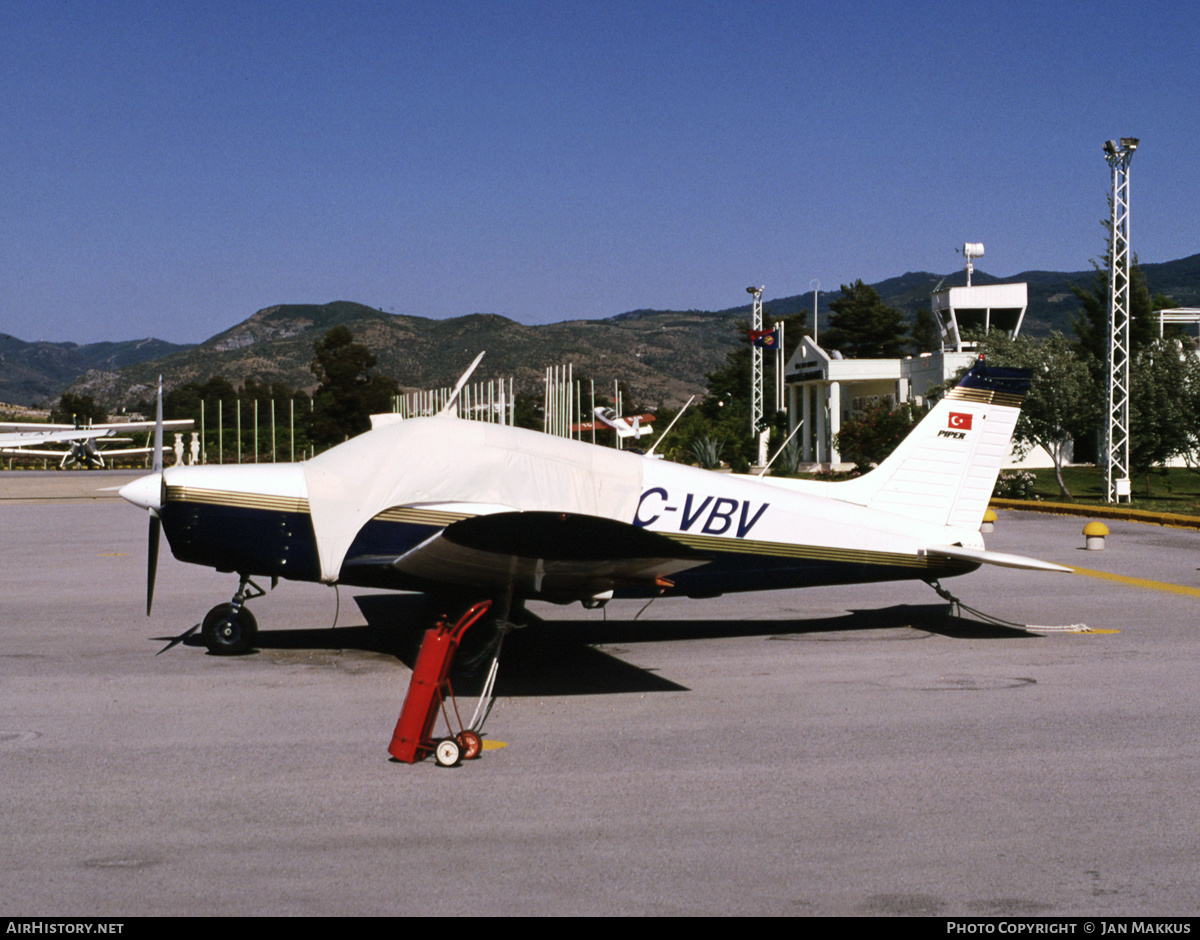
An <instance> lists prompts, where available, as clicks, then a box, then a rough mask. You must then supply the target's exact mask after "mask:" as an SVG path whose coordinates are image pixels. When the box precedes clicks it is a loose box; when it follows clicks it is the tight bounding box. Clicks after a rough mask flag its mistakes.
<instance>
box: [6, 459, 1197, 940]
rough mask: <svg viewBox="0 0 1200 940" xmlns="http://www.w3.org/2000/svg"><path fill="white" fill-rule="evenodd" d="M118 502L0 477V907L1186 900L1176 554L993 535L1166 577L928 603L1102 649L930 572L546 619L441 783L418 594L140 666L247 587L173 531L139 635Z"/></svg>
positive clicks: (1071, 904) (33, 477) (1190, 692)
mask: <svg viewBox="0 0 1200 940" xmlns="http://www.w3.org/2000/svg"><path fill="white" fill-rule="evenodd" d="M18 478H19V479H18ZM55 481H58V482H55ZM85 481H86V482H85ZM92 481H94V482H92ZM118 482H121V479H120V478H114V477H112V476H110V475H107V474H99V473H93V474H80V473H75V474H46V475H37V474H16V473H14V474H0V558H2V559H3V567H2V570H3V577H4V581H5V585H4V593H3V596H4V600H3V603H2V605H0V689H2V690H3V695H2V696H0V794H3V812H2V813H0V843H2V844H3V846H4V850H3V852H0V913H2V914H5V915H8V916H56V915H58V916H88V917H104V918H112V919H118V918H121V917H130V916H135V915H176V914H179V915H185V914H186V915H200V914H272V915H367V914H372V915H398V914H451V915H453V914H489V915H496V914H822V915H831V914H834V915H837V914H883V915H887V914H932V915H942V916H952V915H953V916H957V915H976V916H978V915H1004V916H1020V915H1078V916H1138V915H1141V916H1146V915H1166V916H1172V915H1173V916H1184V915H1195V914H1196V913H1197V912H1198V911H1200V875H1198V874H1197V872H1198V871H1200V812H1198V810H1200V787H1198V786H1197V781H1198V780H1200V744H1198V742H1197V732H1198V730H1200V696H1198V695H1197V688H1198V682H1197V679H1198V677H1200V636H1198V631H1197V629H1196V622H1197V619H1198V614H1200V570H1198V569H1200V534H1198V533H1196V532H1194V531H1183V530H1175V529H1166V528H1160V527H1157V526H1148V525H1139V524H1133V523H1121V522H1113V521H1109V522H1108V523H1107V524H1108V526H1109V528H1110V529H1111V530H1112V535H1111V536H1110V537H1109V539H1108V545H1107V547H1106V549H1105V551H1103V552H1085V551H1083V541H1084V540H1083V537H1082V535H1081V534H1080V533H1081V530H1082V526H1083V523H1084V522H1086V521H1087V520H1085V519H1078V518H1071V517H1054V516H1042V515H1038V514H1033V513H1019V512H1002V513H1001V514H1000V522H999V524H998V527H997V530H996V532H995V533H994V534H993V535H991V536H989V537H988V546H989V548H993V549H997V550H999V551H1007V552H1017V553H1021V554H1028V555H1033V556H1035V557H1039V558H1044V559H1046V560H1049V561H1055V562H1059V563H1061V564H1066V565H1071V566H1080V567H1084V568H1087V569H1090V570H1093V571H1095V572H1099V573H1102V574H1116V575H1120V576H1124V577H1127V578H1137V579H1147V580H1148V581H1153V582H1155V583H1156V584H1157V586H1155V584H1142V583H1130V582H1127V581H1114V580H1110V579H1109V578H1105V577H1097V576H1092V575H1080V574H1076V575H1055V574H1041V573H1030V572H1021V571H1015V570H1007V569H986V570H981V571H979V572H976V573H974V574H971V575H967V576H965V577H961V578H956V579H952V580H950V581H947V583H946V586H947V587H948V588H950V589H951V590H953V591H954V592H955V593H956V594H957V595H958V596H959V597H961V598H962V600H963V601H964V602H965V603H967V604H969V605H971V606H973V607H975V608H979V609H982V610H984V611H987V612H988V613H990V614H995V615H998V616H1000V617H1003V618H1006V619H1008V620H1013V621H1020V622H1023V623H1032V624H1041V625H1045V626H1054V625H1064V624H1073V623H1079V622H1083V623H1086V624H1088V625H1089V626H1090V627H1092V628H1094V629H1095V630H1096V631H1097V632H1093V633H1088V634H1079V633H1068V632H1059V631H1053V630H1046V629H1038V630H1033V631H1024V630H1017V629H1010V628H1005V627H996V626H990V625H987V624H982V623H978V622H977V621H974V620H972V619H970V618H967V617H961V618H959V617H953V616H950V615H949V613H948V610H947V607H948V605H946V604H945V603H944V602H942V601H940V600H939V599H938V598H937V597H936V596H935V595H934V594H933V592H932V591H931V590H930V589H929V588H928V587H926V586H925V585H923V584H920V583H912V584H909V583H899V584H887V585H868V586H863V587H843V588H821V589H810V590H807V591H781V592H775V593H767V594H757V595H731V596H726V597H722V598H716V599H713V600H706V601H687V600H660V601H656V602H654V603H653V604H651V605H650V607H649V608H648V609H646V610H645V612H644V613H642V614H641V615H640V617H638V618H637V619H635V615H637V614H638V612H639V609H640V608H641V606H642V603H641V602H632V601H624V602H613V603H612V604H610V605H609V607H608V609H607V611H583V610H582V609H580V608H579V607H578V605H576V606H574V607H566V608H559V607H553V606H550V605H543V604H537V605H531V613H533V614H534V615H536V616H534V617H531V618H529V620H530V625H529V626H528V627H527V628H526V629H525V630H521V631H517V632H515V633H513V634H511V635H510V636H509V637H508V638H507V639H506V641H505V648H504V656H503V658H502V660H501V666H500V683H499V692H500V695H499V697H498V699H497V703H496V706H495V708H494V710H493V712H492V714H491V716H490V718H489V721H488V724H487V727H486V729H485V730H486V733H487V738H488V742H489V746H490V748H491V749H489V750H487V751H485V753H484V754H483V756H482V758H481V759H479V760H476V761H472V762H469V763H466V764H464V765H462V766H460V767H457V768H451V769H443V768H439V767H437V766H435V765H434V763H433V762H432V761H426V762H424V763H420V764H416V765H412V766H409V765H404V764H398V763H394V762H392V761H390V760H389V759H388V756H387V753H386V748H387V745H388V742H389V740H390V738H391V733H392V729H393V727H394V725H395V722H396V718H397V715H398V713H399V709H400V705H401V702H402V701H403V698H404V694H405V691H406V688H407V685H408V679H409V675H410V673H409V669H408V667H407V666H406V665H405V663H406V662H408V663H411V662H412V656H413V653H414V651H415V649H416V646H417V644H418V642H419V639H420V635H421V632H422V630H423V629H424V626H425V624H423V623H421V622H420V621H419V618H417V617H416V616H415V614H414V607H413V605H412V604H411V603H410V602H409V599H406V598H404V597H397V596H395V595H381V594H378V593H373V592H368V591H360V590H357V589H355V590H343V591H341V592H340V597H339V596H338V595H337V594H335V592H334V591H333V590H331V589H329V588H322V587H317V586H313V585H303V584H292V583H290V582H283V583H281V584H280V585H279V587H278V589H276V590H275V591H274V592H272V593H271V594H269V595H268V596H266V597H263V598H260V599H258V600H256V601H254V602H253V603H252V609H253V610H254V612H255V613H256V615H257V617H258V622H259V626H260V628H261V629H262V630H263V631H264V632H263V633H262V634H261V635H260V643H259V651H258V652H256V653H253V654H250V655H247V656H241V657H232V658H230V657H224V658H223V657H214V656H210V655H207V653H206V652H205V651H204V649H203V648H202V647H199V646H195V645H188V644H181V645H179V646H176V647H175V648H173V649H171V650H169V651H168V652H166V653H164V654H163V655H161V656H155V655H154V654H155V653H156V652H157V651H158V650H159V649H161V648H162V646H163V645H164V642H163V641H161V640H158V639H155V638H161V637H166V636H172V635H177V634H179V633H181V632H182V631H184V630H185V629H186V628H188V627H189V626H191V625H192V624H193V623H195V622H196V621H198V620H199V619H200V618H201V617H202V616H203V614H204V612H205V611H206V610H208V609H209V608H210V607H212V606H213V605H215V604H217V603H220V602H222V601H227V600H228V599H229V597H230V595H231V594H232V593H233V590H234V588H235V586H236V585H235V579H234V577H233V576H232V575H220V574H217V573H215V572H212V571H208V570H204V569H199V568H195V567H193V566H188V565H183V564H180V563H179V562H176V561H175V560H174V559H173V558H171V557H170V556H169V553H168V552H167V551H166V545H165V542H164V552H163V557H162V559H161V563H160V566H159V573H158V587H157V592H156V599H155V606H154V613H153V616H151V617H149V618H147V617H146V615H145V600H144V596H145V594H144V592H145V553H146V518H145V516H144V514H142V513H139V512H138V511H137V510H135V509H134V508H133V507H131V506H128V505H126V504H124V503H123V502H121V501H119V500H116V499H113V498H112V494H111V493H109V494H97V493H95V492H94V487H96V486H112V485H115V484H116V483H118ZM89 487H90V488H92V490H89ZM35 491H36V492H35ZM14 494H15V496H14ZM56 494H57V495H65V496H67V497H68V498H63V499H55V498H47V497H53V496H55V495H56ZM96 496H100V497H103V498H93V497H96ZM1178 588H1182V591H1180V590H1178ZM339 603H340V610H339ZM335 616H336V619H337V626H336V628H334V627H333V624H334V620H335ZM470 639H472V640H474V641H475V643H476V646H477V647H478V646H479V645H481V644H482V642H483V640H485V639H486V637H479V638H470ZM468 645H470V644H468ZM465 659H466V657H465V656H464V661H465ZM473 683H474V684H478V671H477V672H476V673H475V674H472V675H465V676H462V677H461V678H460V680H459V685H458V686H457V687H458V688H459V690H460V691H465V690H467V689H469V688H470V687H471V686H472V684H473ZM462 707H463V710H464V711H470V710H471V709H472V708H473V702H470V703H468V702H466V701H464V702H463V703H462ZM464 717H467V716H466V715H464ZM501 742H503V743H504V744H505V746H503V747H497V746H496V745H498V744H499V743H501Z"/></svg>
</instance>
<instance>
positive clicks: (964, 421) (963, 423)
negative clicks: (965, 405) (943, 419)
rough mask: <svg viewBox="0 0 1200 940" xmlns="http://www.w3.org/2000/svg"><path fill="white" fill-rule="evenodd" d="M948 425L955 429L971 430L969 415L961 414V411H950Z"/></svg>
mask: <svg viewBox="0 0 1200 940" xmlns="http://www.w3.org/2000/svg"><path fill="white" fill-rule="evenodd" d="M950 427H952V428H954V430H956V431H969V430H971V416H970V415H966V414H963V413H962V412H961V411H952V412H950Z"/></svg>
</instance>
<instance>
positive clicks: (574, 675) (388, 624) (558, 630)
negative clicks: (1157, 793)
mask: <svg viewBox="0 0 1200 940" xmlns="http://www.w3.org/2000/svg"><path fill="white" fill-rule="evenodd" d="M354 600H355V602H356V603H357V604H358V607H359V610H360V611H361V612H362V615H363V616H364V617H365V618H366V621H367V623H366V624H365V625H363V626H347V627H338V628H336V629H331V628H316V629H284V630H265V631H260V632H259V633H258V635H257V637H256V639H255V648H256V649H257V650H347V649H352V650H358V651H361V652H368V653H379V654H382V655H386V656H395V657H396V658H397V659H399V660H400V661H401V662H403V663H404V664H405V665H406V666H408V667H409V668H412V666H413V664H414V663H415V662H416V659H417V654H418V652H419V650H420V647H421V641H422V639H423V638H424V635H425V631H426V629H428V626H429V624H430V623H431V622H432V621H431V616H430V615H431V612H430V609H429V604H428V601H427V600H426V599H425V598H423V597H420V596H415V595H404V594H397V595H386V594H369V595H361V596H358V597H355V598H354ZM598 616H599V615H598ZM516 620H517V622H518V623H520V624H522V625H523V626H521V627H520V628H518V629H514V630H512V631H511V632H509V633H507V634H506V635H505V636H504V639H503V652H502V654H501V657H500V671H499V673H498V678H497V681H496V694H497V695H498V696H535V695H599V694H611V693H617V692H682V691H687V689H686V687H685V686H681V685H679V684H677V683H675V682H672V681H671V680H669V679H667V678H665V677H663V676H660V675H657V674H656V673H655V672H652V671H650V670H647V669H643V668H640V667H638V666H634V665H632V664H630V663H627V662H625V661H623V660H621V659H620V658H618V657H617V656H615V655H611V653H610V652H609V651H605V650H604V649H602V648H600V647H605V646H611V645H614V644H635V643H643V642H669V641H674V640H705V639H720V638H730V637H756V636H757V637H764V638H769V637H780V638H787V637H802V636H806V635H813V634H823V633H830V634H839V635H845V634H852V633H854V632H856V631H867V630H881V629H897V628H912V629H914V630H917V631H922V632H926V633H936V634H939V635H942V636H947V637H954V638H968V637H969V638H971V639H976V640H978V639H1015V638H1028V637H1030V636H1033V635H1034V634H1030V633H1026V632H1025V631H1023V630H1018V629H1012V628H1008V627H1003V626H995V625H992V624H987V623H981V622H979V621H977V620H969V619H967V618H964V617H959V616H954V615H952V614H951V612H950V607H949V605H948V604H944V603H937V604H919V605H908V604H898V605H894V606H891V607H883V608H875V609H871V610H847V611H845V612H844V613H842V614H839V615H837V616H832V617H815V618H795V619H789V620H640V621H635V620H634V619H633V618H632V617H624V618H622V619H613V618H609V619H606V620H596V621H579V620H561V621H560V620H550V619H543V618H542V617H539V616H537V615H536V614H533V613H531V612H529V611H522V612H521V614H520V616H518V617H517V618H516ZM497 638H498V633H497V630H496V627H495V625H494V623H492V622H489V621H484V622H481V623H479V624H477V625H476V626H475V627H472V628H471V630H468V631H467V633H466V635H465V636H464V637H463V642H462V645H461V647H460V649H459V651H458V654H457V656H456V658H455V664H454V668H453V670H452V671H451V674H450V680H451V684H452V685H453V687H454V690H455V692H456V693H457V694H459V695H477V694H478V693H479V692H480V690H481V689H482V686H483V681H484V679H485V677H486V675H487V672H488V667H489V666H490V665H491V661H492V656H493V653H494V649H495V642H496V640H497ZM185 643H186V645H188V646H200V645H202V644H201V641H200V639H199V637H197V636H190V637H188V638H187V640H186V641H185ZM613 652H617V651H613Z"/></svg>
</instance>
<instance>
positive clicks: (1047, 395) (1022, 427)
mask: <svg viewBox="0 0 1200 940" xmlns="http://www.w3.org/2000/svg"><path fill="white" fill-rule="evenodd" d="M982 351H983V352H984V354H985V355H986V356H987V361H988V362H989V363H990V364H993V365H997V366H1006V367H1010V368H1019V369H1029V370H1030V373H1031V385H1030V389H1029V392H1028V394H1027V395H1026V396H1025V401H1024V403H1023V404H1022V405H1021V416H1020V418H1018V419H1017V427H1016V430H1015V431H1014V433H1013V438H1014V440H1016V441H1017V443H1018V444H1024V445H1026V446H1031V445H1040V446H1041V447H1043V448H1045V450H1046V452H1047V453H1048V454H1049V455H1050V458H1051V459H1052V460H1053V461H1054V479H1055V482H1057V483H1058V490H1059V493H1060V494H1061V495H1062V496H1063V497H1064V498H1066V499H1071V498H1072V496H1071V491H1070V490H1069V489H1067V484H1066V482H1065V481H1064V480H1063V475H1062V468H1063V463H1064V461H1065V460H1066V455H1067V450H1068V448H1069V447H1070V446H1071V444H1072V442H1073V441H1074V440H1075V439H1076V438H1079V437H1082V436H1083V435H1085V434H1088V433H1091V431H1092V430H1093V429H1094V428H1095V427H1096V419H1097V416H1098V415H1099V401H1100V393H1099V390H1098V388H1097V386H1096V382H1095V380H1094V378H1093V375H1092V372H1091V370H1090V369H1089V368H1088V365H1087V363H1086V362H1085V361H1084V360H1083V359H1082V358H1081V357H1080V356H1079V355H1078V353H1077V351H1076V349H1075V348H1074V347H1073V346H1072V345H1071V343H1070V341H1069V340H1068V339H1067V338H1066V337H1065V336H1063V335H1062V334H1061V333H1051V334H1050V335H1049V336H1048V337H1046V338H1045V339H1044V340H1041V341H1038V340H1034V339H1030V338H1029V337H1026V336H1019V337H1017V338H1016V339H1012V338H1010V337H1009V335H1008V334H1007V333H1005V332H1004V331H1003V330H992V331H991V332H990V333H988V335H987V337H986V338H985V339H984V341H983V345H982Z"/></svg>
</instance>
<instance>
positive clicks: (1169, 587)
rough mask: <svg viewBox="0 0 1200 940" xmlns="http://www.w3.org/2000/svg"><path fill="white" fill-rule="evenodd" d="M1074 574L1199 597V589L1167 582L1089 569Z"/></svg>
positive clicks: (1082, 569)
mask: <svg viewBox="0 0 1200 940" xmlns="http://www.w3.org/2000/svg"><path fill="white" fill-rule="evenodd" d="M1072 570H1073V571H1074V572H1075V573H1076V574H1085V575H1087V576H1088V577H1089V578H1100V579H1101V580H1103V581H1116V582H1117V584H1128V585H1131V586H1132V587H1140V588H1146V589H1147V590H1151V591H1168V592H1169V593H1171V594H1188V595H1191V596H1192V597H1200V587H1189V586H1188V585H1186V584H1171V583H1170V582H1168V581H1148V580H1147V579H1145V578H1131V577H1129V576H1128V575H1123V574H1110V573H1109V572H1107V571H1093V570H1092V569H1091V568H1074V569H1072Z"/></svg>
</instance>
